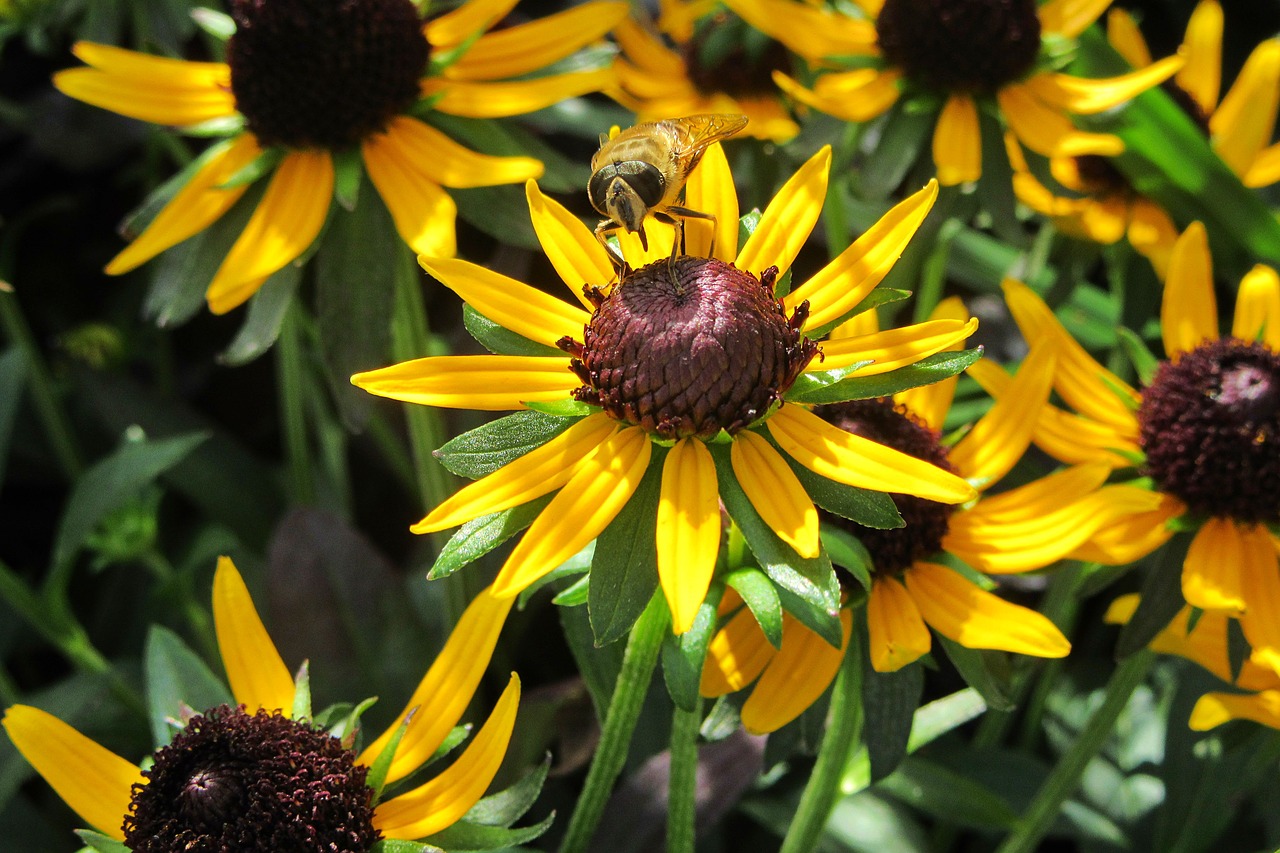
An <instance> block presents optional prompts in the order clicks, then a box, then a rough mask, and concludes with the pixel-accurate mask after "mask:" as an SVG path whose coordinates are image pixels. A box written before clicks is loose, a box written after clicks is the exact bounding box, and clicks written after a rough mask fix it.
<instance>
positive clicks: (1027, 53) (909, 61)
mask: <svg viewBox="0 0 1280 853" xmlns="http://www.w3.org/2000/svg"><path fill="white" fill-rule="evenodd" d="M725 5H727V6H728V7H729V8H730V9H732V10H733V11H734V12H737V13H738V14H739V15H741V16H742V18H743V19H744V20H746V21H747V22H748V23H749V24H751V25H752V26H753V27H756V28H757V29H759V30H761V31H762V32H765V33H767V34H769V35H771V36H773V37H774V38H776V39H777V40H778V41H780V42H782V43H783V44H785V45H786V46H787V47H789V48H791V50H793V51H794V52H795V53H797V54H799V55H800V56H803V57H805V58H806V59H807V60H809V62H810V64H812V65H814V66H815V67H818V68H825V67H829V66H831V65H833V64H838V63H839V62H840V61H841V59H848V58H849V57H853V58H855V60H856V65H857V67H855V68H853V69H852V70H848V71H834V72H830V73H821V74H820V76H819V77H818V79H817V81H816V82H815V83H814V84H813V87H812V88H806V87H805V86H803V85H801V84H800V83H799V82H797V81H796V80H794V79H792V78H790V77H788V76H786V75H785V74H782V73H778V74H775V75H774V79H775V80H776V81H777V83H778V85H779V86H780V87H781V88H782V89H783V90H784V91H786V92H788V93H789V94H790V95H791V96H792V97H793V98H795V99H796V100H797V101H799V102H800V103H802V104H807V105H809V106H811V107H813V108H814V109H816V110H820V111H821V112H824V113H827V114H828V115H833V116H835V117H837V118H841V119H844V120H845V121H852V122H866V121H870V120H872V119H874V118H876V117H877V116H880V115H883V114H884V113H885V112H887V111H888V110H889V109H890V107H892V106H893V105H894V104H895V103H897V101H898V99H899V97H901V96H902V95H904V94H915V93H920V94H923V95H926V96H928V97H931V98H933V99H936V100H940V101H941V108H940V110H939V112H938V118H937V123H936V126H935V128H934V132H933V162H934V165H935V166H936V167H937V170H938V180H939V182H941V183H942V184H943V185H944V186H945V185H954V184H961V183H965V182H966V181H974V180H977V179H978V178H979V177H981V175H982V138H981V131H980V125H981V122H980V121H979V115H980V113H982V112H990V113H992V114H995V115H999V116H1000V117H1001V118H1002V119H1003V121H1004V123H1005V124H1007V125H1008V128H1009V130H1011V131H1012V132H1013V134H1014V135H1015V136H1017V138H1018V139H1019V140H1020V141H1021V142H1022V144H1024V145H1026V146H1027V147H1028V148H1030V149H1031V150H1033V151H1035V152H1037V153H1039V154H1043V155H1045V156H1078V155H1081V154H1103V155H1108V154H1111V155H1113V154H1118V153H1119V152H1120V151H1122V150H1123V144H1122V142H1121V141H1120V139H1119V138H1118V137H1115V136H1112V135H1110V134H1100V133H1088V132H1085V131H1082V130H1078V129H1076V128H1075V127H1074V126H1073V125H1072V123H1071V119H1070V116H1072V115H1093V114H1095V113H1100V112H1103V111H1105V110H1109V109H1111V108H1113V107H1115V106H1117V105H1119V104H1121V103H1123V102H1124V101H1127V100H1129V99H1130V98H1133V97H1134V96H1135V95H1138V94H1140V93H1141V92H1143V91H1145V90H1146V89H1148V88H1150V87H1151V86H1154V85H1156V84H1158V83H1159V82H1160V81H1162V80H1164V79H1165V78H1167V77H1169V76H1170V75H1172V74H1173V73H1174V72H1175V71H1176V70H1177V69H1178V67H1179V66H1180V65H1181V60H1180V59H1177V58H1169V59H1165V60H1161V61H1160V62H1158V63H1155V64H1154V65H1152V66H1151V67H1150V68H1144V69H1141V70H1139V71H1135V72H1133V73H1131V74H1126V75H1123V76H1120V77H1114V78H1109V79H1105V80H1087V79H1082V78H1078V77H1073V76H1070V75H1067V74H1061V73H1058V72H1056V71H1053V70H1046V68H1045V67H1044V66H1043V64H1042V59H1041V51H1042V48H1043V46H1044V37H1047V36H1053V37H1057V38H1060V39H1074V38H1075V37H1076V36H1078V35H1079V34H1080V33H1081V32H1083V31H1084V29H1085V28H1086V27H1088V26H1089V25H1090V24H1091V23H1093V21H1094V20H1096V19H1097V17H1098V16H1099V15H1101V14H1102V12H1103V11H1104V10H1105V9H1106V8H1107V6H1108V5H1110V0H1085V2H1081V1H1080V0H1050V2H1048V3H1045V4H1044V5H1043V6H1041V7H1039V8H1037V7H1036V5H1035V0H1015V2H1011V3H1002V4H992V3H977V2H966V0H917V2H910V0H857V6H858V8H859V9H860V10H861V12H862V14H863V16H864V17H851V16H849V15H846V14H844V13H842V12H837V11H834V10H830V9H826V8H822V7H816V6H812V5H809V4H807V3H801V2H795V0H725ZM944 8H945V10H946V14H943V9H944Z"/></svg>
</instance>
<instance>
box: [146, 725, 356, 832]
mask: <svg viewBox="0 0 1280 853" xmlns="http://www.w3.org/2000/svg"><path fill="white" fill-rule="evenodd" d="M367 774H368V769H367V768H365V767H363V766H361V765H358V764H356V763H355V753H354V752H352V751H351V750H350V749H347V748H345V747H343V746H342V744H341V743H340V742H339V741H338V740H337V739H336V738H333V737H330V736H329V735H327V734H325V733H324V732H322V731H317V730H316V729H313V728H311V727H310V726H308V725H305V724H303V723H299V722H295V721H293V720H290V719H288V718H286V717H284V716H282V715H281V714H280V713H279V712H275V713H269V712H267V711H258V712H257V713H256V714H252V715H250V714H246V713H245V711H244V709H243V708H242V707H241V708H229V707H227V706H226V705H223V706H220V707H217V708H214V709H213V710H211V711H208V712H206V713H204V714H201V715H199V716H196V717H193V718H192V719H191V721H190V722H188V723H187V726H186V728H185V729H183V730H182V732H181V733H179V734H178V735H177V736H176V737H175V738H174V739H173V741H172V742H171V743H170V744H169V745H168V746H166V747H163V748H162V749H160V750H159V751H158V752H157V753H156V754H155V763H154V764H153V765H152V766H151V768H150V769H148V770H144V771H142V775H143V777H144V778H146V780H147V782H146V784H141V783H138V784H135V785H134V786H133V800H132V802H131V803H130V804H129V811H130V813H129V814H128V815H126V816H125V818H124V841H125V844H126V845H128V847H129V849H130V850H132V851H133V853H190V851H201V853H204V852H205V851H208V853H215V851H236V853H280V851H284V850H296V851H307V850H317V851H319V850H324V851H332V853H365V851H368V850H369V849H370V848H371V847H372V846H373V845H374V843H375V842H377V841H378V839H379V838H380V836H381V834H380V833H379V832H378V830H377V829H375V828H374V826H373V789H372V788H370V787H368V785H366V784H365V778H366V776H367Z"/></svg>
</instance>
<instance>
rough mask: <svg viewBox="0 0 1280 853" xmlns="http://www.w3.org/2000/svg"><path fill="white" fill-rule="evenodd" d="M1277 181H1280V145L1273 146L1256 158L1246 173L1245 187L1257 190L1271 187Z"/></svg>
mask: <svg viewBox="0 0 1280 853" xmlns="http://www.w3.org/2000/svg"><path fill="white" fill-rule="evenodd" d="M1276 181H1280V145H1271V146H1268V147H1267V148H1264V149H1263V150H1262V152H1261V153H1259V154H1258V156H1257V157H1255V158H1254V160H1253V164H1252V165H1251V166H1250V167H1249V170H1248V171H1247V172H1245V173H1244V185H1245V186H1246V187H1250V188H1253V189H1256V188H1258V187H1269V186H1271V185H1272V184H1274V183H1275V182H1276Z"/></svg>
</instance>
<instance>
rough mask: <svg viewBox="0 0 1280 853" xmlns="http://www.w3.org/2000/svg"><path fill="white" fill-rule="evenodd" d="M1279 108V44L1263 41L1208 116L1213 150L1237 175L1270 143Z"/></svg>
mask: <svg viewBox="0 0 1280 853" xmlns="http://www.w3.org/2000/svg"><path fill="white" fill-rule="evenodd" d="M1277 107H1280V41H1277V40H1276V39H1267V40H1266V41H1264V42H1263V43H1262V44H1260V45H1258V46H1257V47H1256V48H1254V49H1253V53H1251V54H1249V58H1248V59H1247V60H1245V63H1244V68H1242V69H1241V70H1240V74H1239V76H1237V77H1236V82H1235V83H1233V84H1232V86H1231V89H1230V90H1229V91H1228V92H1227V94H1226V97H1224V98H1223V99H1222V103H1221V104H1220V105H1219V106H1218V109H1217V110H1216V111H1215V112H1214V114H1213V115H1212V116H1210V117H1209V132H1210V134H1211V135H1212V137H1213V150H1214V151H1216V152H1217V154H1218V156H1219V157H1221V158H1222V160H1223V162H1224V163H1226V164H1227V165H1228V166H1230V167H1231V171H1233V172H1235V173H1236V174H1237V175H1244V174H1247V173H1248V171H1249V167H1251V166H1252V165H1253V161H1254V160H1255V159H1256V158H1257V157H1258V155H1259V154H1261V153H1262V150H1263V149H1264V148H1265V147H1266V146H1267V144H1268V143H1270V142H1271V136H1272V134H1273V133H1274V132H1275V126H1276V111H1277Z"/></svg>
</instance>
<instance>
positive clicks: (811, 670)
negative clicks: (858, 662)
mask: <svg viewBox="0 0 1280 853" xmlns="http://www.w3.org/2000/svg"><path fill="white" fill-rule="evenodd" d="M840 628H841V631H840V648H838V649H837V648H833V647H832V646H831V644H830V643H828V642H827V641H826V640H824V639H822V638H821V637H819V636H818V635H817V634H815V633H813V632H812V631H810V630H809V629H808V628H806V627H805V626H804V625H802V624H800V621H799V620H797V619H796V618H794V617H793V616H791V615H790V614H787V615H784V616H783V620H782V648H781V649H779V650H778V654H777V655H775V656H774V659H773V661H772V662H771V663H770V665H769V667H768V668H767V669H765V671H764V674H763V675H761V676H760V680H759V681H757V682H756V686H755V687H754V688H753V689H752V691H751V696H750V697H748V699H747V701H746V704H744V705H743V706H742V727H743V728H744V729H746V730H747V731H748V732H750V733H751V734H766V733H768V732H774V731H777V730H778V729H780V728H782V727H783V726H785V725H786V724H787V723H789V722H791V721H792V720H794V719H795V718H796V717H798V716H800V715H801V714H802V713H804V710H805V709H806V708H808V707H809V706H810V705H812V704H813V703H814V702H816V701H818V697H820V696H821V695H822V694H823V693H825V692H826V689H827V687H828V685H830V684H831V682H832V681H834V680H835V677H836V673H837V672H839V671H840V662H841V661H842V660H844V652H845V649H846V648H848V646H849V633H850V631H851V630H852V628H853V615H852V614H850V613H849V611H848V610H846V609H843V608H841V610H840Z"/></svg>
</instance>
